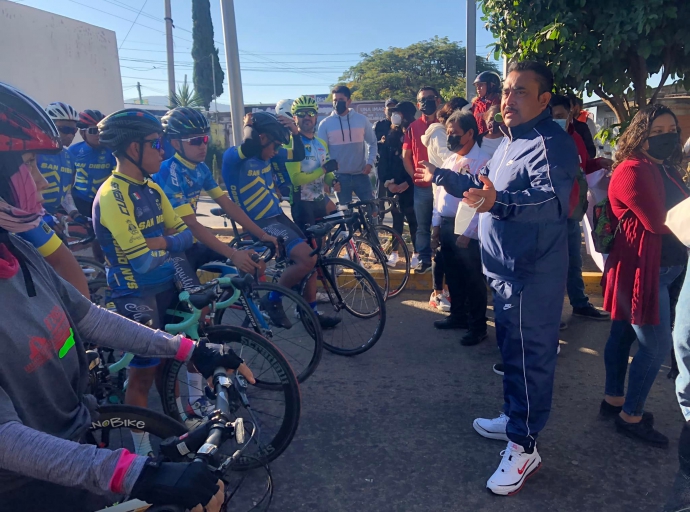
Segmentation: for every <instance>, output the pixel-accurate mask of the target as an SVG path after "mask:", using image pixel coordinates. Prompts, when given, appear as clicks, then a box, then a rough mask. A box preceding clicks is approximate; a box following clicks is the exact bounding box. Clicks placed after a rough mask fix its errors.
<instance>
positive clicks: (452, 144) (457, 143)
mask: <svg viewBox="0 0 690 512" xmlns="http://www.w3.org/2000/svg"><path fill="white" fill-rule="evenodd" d="M462 137H463V136H462V135H449V136H448V151H452V152H453V153H456V152H457V151H459V150H460V149H461V148H462V146H463V143H462V142H461V140H460V139H462Z"/></svg>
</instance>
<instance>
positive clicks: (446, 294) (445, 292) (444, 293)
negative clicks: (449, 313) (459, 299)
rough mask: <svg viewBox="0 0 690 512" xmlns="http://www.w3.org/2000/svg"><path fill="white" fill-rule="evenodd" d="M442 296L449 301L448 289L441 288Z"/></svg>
mask: <svg viewBox="0 0 690 512" xmlns="http://www.w3.org/2000/svg"><path fill="white" fill-rule="evenodd" d="M443 296H444V297H445V299H446V300H447V301H448V302H450V292H449V291H448V290H443Z"/></svg>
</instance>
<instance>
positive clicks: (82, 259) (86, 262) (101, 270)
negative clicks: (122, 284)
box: [74, 255, 105, 281]
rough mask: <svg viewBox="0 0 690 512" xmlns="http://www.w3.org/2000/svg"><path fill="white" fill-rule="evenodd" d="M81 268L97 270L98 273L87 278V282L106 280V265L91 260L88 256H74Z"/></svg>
mask: <svg viewBox="0 0 690 512" xmlns="http://www.w3.org/2000/svg"><path fill="white" fill-rule="evenodd" d="M74 259H75V260H77V263H79V266H80V267H82V268H83V267H92V268H94V269H96V271H97V272H96V273H95V274H93V275H92V276H90V277H89V276H87V280H89V281H91V280H94V279H105V265H104V264H103V263H101V262H100V261H98V260H97V259H94V258H89V257H88V256H77V255H75V256H74Z"/></svg>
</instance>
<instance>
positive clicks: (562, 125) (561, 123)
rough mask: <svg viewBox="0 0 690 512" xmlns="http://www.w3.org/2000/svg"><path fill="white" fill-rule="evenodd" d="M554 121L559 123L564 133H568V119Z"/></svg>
mask: <svg viewBox="0 0 690 512" xmlns="http://www.w3.org/2000/svg"><path fill="white" fill-rule="evenodd" d="M553 121H554V122H555V123H557V124H558V126H560V127H561V128H563V130H564V131H566V132H567V131H568V127H567V123H568V120H567V119H554V120H553Z"/></svg>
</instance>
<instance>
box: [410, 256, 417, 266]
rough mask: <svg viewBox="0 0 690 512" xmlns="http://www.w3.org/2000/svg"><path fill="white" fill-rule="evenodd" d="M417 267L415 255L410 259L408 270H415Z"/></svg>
mask: <svg viewBox="0 0 690 512" xmlns="http://www.w3.org/2000/svg"><path fill="white" fill-rule="evenodd" d="M417 265H419V254H416V253H415V254H413V255H412V258H410V268H417Z"/></svg>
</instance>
